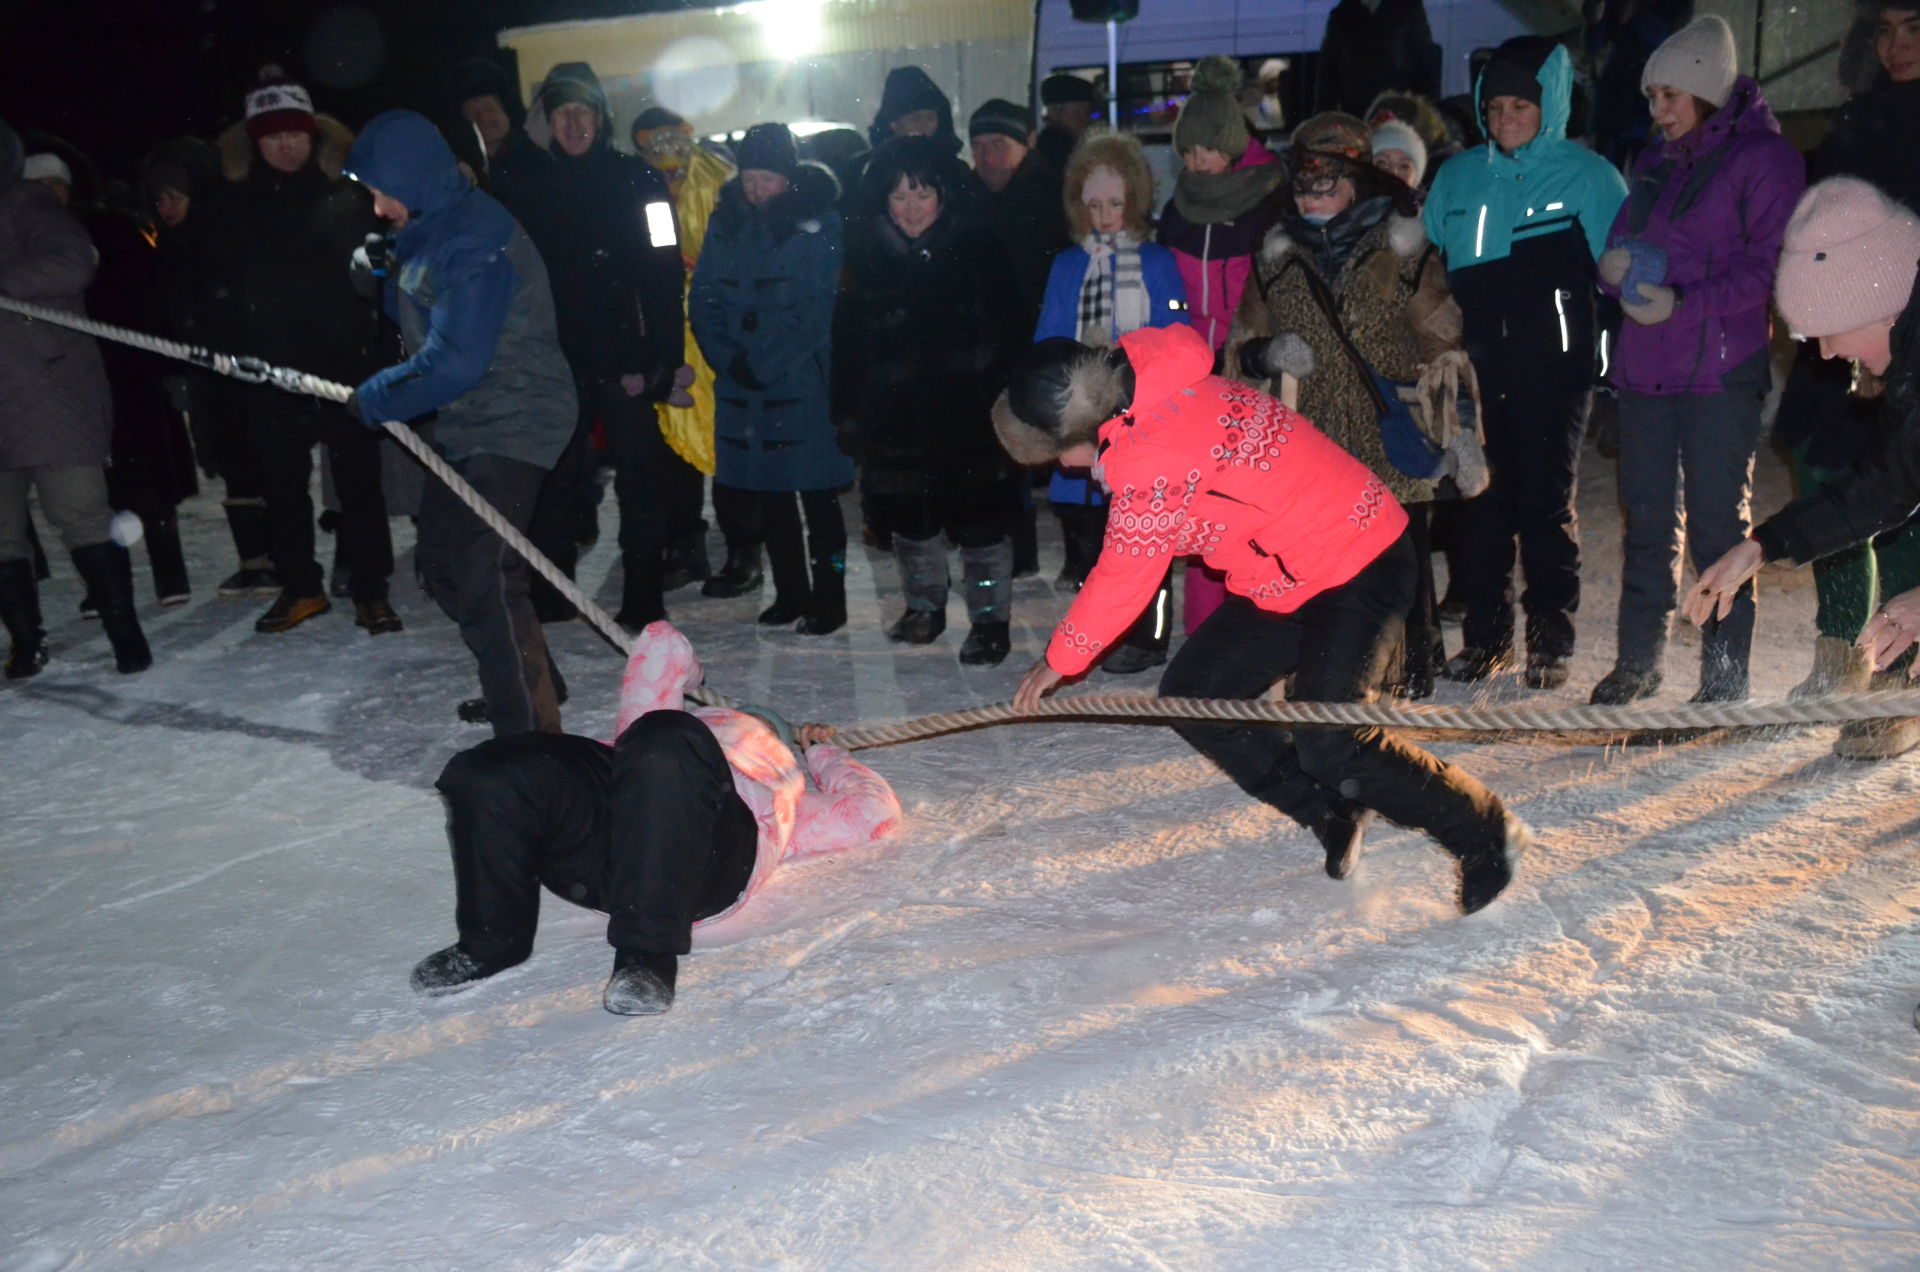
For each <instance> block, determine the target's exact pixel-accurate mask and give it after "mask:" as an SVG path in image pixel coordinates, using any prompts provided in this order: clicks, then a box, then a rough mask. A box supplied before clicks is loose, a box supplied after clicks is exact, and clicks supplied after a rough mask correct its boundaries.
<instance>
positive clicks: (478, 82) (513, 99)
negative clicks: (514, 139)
mask: <svg viewBox="0 0 1920 1272" xmlns="http://www.w3.org/2000/svg"><path fill="white" fill-rule="evenodd" d="M446 86H447V93H446V101H447V105H448V106H450V107H451V108H452V109H453V110H454V111H455V112H456V113H458V111H459V109H460V106H461V104H462V103H464V102H467V101H470V100H472V99H473V98H475V97H492V98H494V99H496V100H497V101H499V103H500V109H502V110H504V111H505V112H506V113H507V122H508V123H510V124H512V125H513V126H514V127H515V128H518V127H520V126H521V125H522V124H524V123H526V122H527V108H526V105H525V103H523V102H522V101H521V100H520V85H519V83H518V82H517V81H516V80H515V79H514V78H513V76H511V75H509V74H507V72H506V69H505V68H504V67H502V66H501V65H500V64H499V63H497V62H492V61H489V60H488V59H486V58H484V57H470V58H468V59H466V60H465V61H463V62H458V63H455V64H454V66H453V67H452V68H451V69H450V70H448V72H447V80H446Z"/></svg>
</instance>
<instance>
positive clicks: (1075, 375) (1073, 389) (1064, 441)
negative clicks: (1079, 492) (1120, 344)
mask: <svg viewBox="0 0 1920 1272" xmlns="http://www.w3.org/2000/svg"><path fill="white" fill-rule="evenodd" d="M1133 390H1134V382H1133V363H1131V362H1129V361H1128V360H1127V355H1126V353H1125V351H1123V350H1121V349H1105V350H1102V349H1090V348H1088V347H1087V346H1086V345H1083V344H1081V343H1080V342H1079V341H1077V340H1068V339H1066V338H1065V337H1060V336H1056V337H1054V338H1053V339H1050V340H1042V341H1041V342H1040V343H1038V344H1036V345H1034V346H1033V348H1031V349H1029V350H1028V351H1027V354H1026V356H1025V357H1023V358H1022V359H1021V360H1020V365H1019V366H1017V367H1015V368H1014V372H1013V375H1012V377H1011V378H1010V379H1009V380H1008V381H1007V389H1006V392H1004V393H1002V394H1001V395H1000V400H999V401H997V402H995V403H994V404H993V431H994V433H995V435H996V436H998V437H999V439H1000V446H1001V449H1003V450H1005V451H1006V452H1007V454H1008V455H1010V456H1011V457H1012V458H1013V460H1014V462H1016V463H1020V464H1028V465H1037V464H1050V463H1052V462H1053V461H1054V460H1056V459H1058V458H1060V456H1061V454H1062V452H1064V451H1066V450H1068V449H1069V448H1071V447H1074V446H1077V445H1079V444H1080V443H1082V442H1092V441H1094V440H1095V439H1097V438H1098V437H1099V434H1100V426H1101V425H1102V424H1105V423H1106V422H1107V421H1108V420H1110V419H1112V418H1113V417H1114V416H1116V415H1119V414H1120V413H1121V412H1123V411H1125V410H1126V409H1127V407H1129V406H1130V405H1132V403H1133Z"/></svg>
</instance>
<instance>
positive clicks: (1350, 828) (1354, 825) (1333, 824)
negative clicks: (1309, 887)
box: [1313, 799, 1373, 879]
mask: <svg viewBox="0 0 1920 1272" xmlns="http://www.w3.org/2000/svg"><path fill="white" fill-rule="evenodd" d="M1372 821H1373V810H1372V809H1371V808H1363V807H1362V806H1360V805H1359V804H1356V803H1354V802H1353V801H1351V800H1348V799H1339V800H1336V801H1334V804H1333V806H1332V807H1331V808H1329V809H1328V810H1327V813H1326V815H1325V816H1324V817H1322V818H1321V819H1320V820H1319V822H1318V823H1317V824H1316V825H1315V826H1314V828H1313V837H1314V838H1315V839H1318V840H1319V841H1320V846H1321V847H1322V848H1324V849H1325V850H1326V853H1327V877H1328V878H1329V879H1346V878H1350V877H1352V875H1353V868H1354V866H1355V865H1357V864H1358V863H1359V861H1360V841H1361V840H1363V839H1365V838H1366V835H1367V826H1368V824H1369V823H1371V822H1372Z"/></svg>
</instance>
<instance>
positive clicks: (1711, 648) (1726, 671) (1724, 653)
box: [1687, 641, 1748, 705]
mask: <svg viewBox="0 0 1920 1272" xmlns="http://www.w3.org/2000/svg"><path fill="white" fill-rule="evenodd" d="M1747 693H1748V684H1747V663H1746V652H1745V650H1742V651H1741V652H1740V656H1739V659H1738V661H1736V660H1735V658H1734V656H1733V654H1732V653H1731V652H1730V651H1729V650H1728V648H1727V646H1726V644H1725V642H1723V641H1710V642H1708V643H1706V644H1704V645H1703V646H1702V647H1701V650H1700V688H1699V689H1697V690H1695V691H1694V695H1693V697H1691V698H1688V699H1687V701H1688V702H1691V703H1694V704H1695V705H1699V704H1702V703H1709V702H1745V701H1746V700H1747Z"/></svg>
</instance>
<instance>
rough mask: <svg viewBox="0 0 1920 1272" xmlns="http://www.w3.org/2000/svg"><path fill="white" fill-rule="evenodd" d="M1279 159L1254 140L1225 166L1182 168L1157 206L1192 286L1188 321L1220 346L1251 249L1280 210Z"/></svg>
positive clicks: (1163, 231) (1167, 240)
mask: <svg viewBox="0 0 1920 1272" xmlns="http://www.w3.org/2000/svg"><path fill="white" fill-rule="evenodd" d="M1285 177H1286V172H1285V170H1284V169H1283V168H1282V167H1281V166H1280V161H1279V160H1278V159H1276V158H1275V157H1274V154H1273V152H1272V151H1271V150H1268V149H1267V148H1266V147H1265V146H1263V145H1261V144H1260V143H1259V142H1258V141H1257V140H1256V141H1249V142H1248V143H1247V149H1246V151H1245V152H1244V153H1243V154H1242V155H1241V156H1240V161H1239V162H1238V163H1236V164H1235V165H1234V166H1233V168H1232V169H1231V170H1229V171H1227V172H1222V173H1192V172H1182V173H1181V174H1180V176H1179V178H1178V179H1177V180H1176V181H1175V183H1174V193H1173V198H1171V199H1169V200H1168V201H1167V206H1166V207H1165V208H1164V209H1162V210H1161V212H1160V231H1159V242H1160V245H1161V246H1162V247H1165V248H1167V249H1169V250H1170V251H1172V252H1173V255H1174V259H1175V260H1176V261H1177V262H1178V263H1179V265H1180V277H1181V279H1182V281H1183V282H1184V283H1185V284H1186V289H1187V305H1188V309H1187V321H1188V322H1189V323H1191V324H1193V329H1194V330H1195V331H1198V332H1199V333H1200V334H1201V335H1202V336H1204V337H1205V338H1206V340H1207V343H1208V344H1209V345H1211V346H1212V347H1213V348H1215V349H1222V348H1225V347H1226V343H1227V332H1228V331H1229V330H1231V329H1232V327H1233V312H1234V310H1236V309H1238V308H1239V307H1240V292H1241V290H1242V289H1244V288H1245V287H1246V285H1247V275H1249V274H1251V273H1252V272H1253V254H1254V253H1255V252H1257V251H1259V250H1260V241H1261V240H1262V239H1264V238H1265V237H1266V235H1267V230H1268V229H1269V228H1270V227H1271V226H1272V225H1273V222H1274V220H1275V218H1277V217H1278V216H1279V215H1280V208H1281V206H1282V202H1283V201H1284V200H1285V198H1286V190H1285V189H1283V188H1282V182H1283V180H1284V178H1285Z"/></svg>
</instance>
